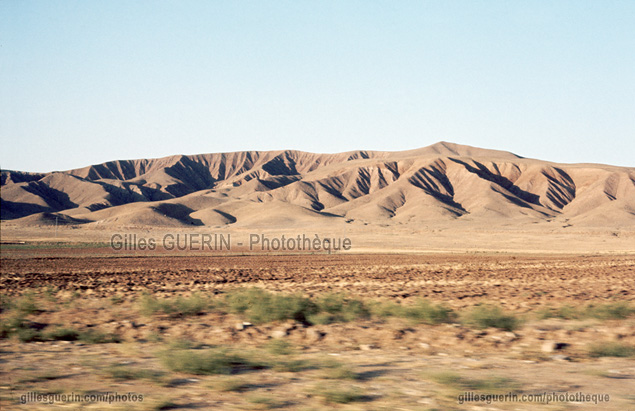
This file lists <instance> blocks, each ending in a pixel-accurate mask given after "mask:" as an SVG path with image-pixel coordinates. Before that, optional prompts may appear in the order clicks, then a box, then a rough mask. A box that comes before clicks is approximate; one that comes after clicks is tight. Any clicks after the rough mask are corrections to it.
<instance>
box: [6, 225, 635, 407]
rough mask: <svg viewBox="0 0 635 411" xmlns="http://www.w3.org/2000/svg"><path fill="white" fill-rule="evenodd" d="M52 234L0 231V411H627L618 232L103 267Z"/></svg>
mask: <svg viewBox="0 0 635 411" xmlns="http://www.w3.org/2000/svg"><path fill="white" fill-rule="evenodd" d="M51 230H52V228H51V227H48V228H47V229H46V230H40V231H37V230H35V231H28V230H27V231H24V229H16V228H12V227H11V225H5V224H3V236H2V237H3V244H2V248H1V250H2V259H1V262H2V268H1V274H2V277H1V283H0V285H1V287H2V313H1V316H2V337H3V338H2V339H1V340H0V350H1V351H0V352H1V354H2V359H1V362H0V364H1V368H0V370H1V373H2V381H3V382H2V386H1V387H0V388H1V390H2V391H1V398H0V405H1V407H2V409H7V410H10V409H52V408H58V407H59V408H62V407H63V408H67V409H96V410H97V409H122V410H123V409H148V410H153V409H154V410H158V409H229V410H231V409H235V410H242V409H289V410H297V409H306V410H310V409H316V410H317V409H342V410H349V409H350V410H382V409H385V410H490V409H491V410H499V409H500V410H535V409H546V410H569V409H574V410H577V409H589V410H596V409H600V408H602V409H607V410H626V409H635V396H634V394H633V389H632V388H633V385H634V383H635V357H634V355H635V302H634V300H635V291H634V290H635V276H634V273H635V255H634V254H633V252H632V244H633V243H632V242H631V241H630V239H631V237H630V236H632V234H629V232H628V230H625V231H623V232H620V233H619V234H618V235H615V234H614V233H613V232H604V231H596V232H589V234H588V235H587V243H586V244H587V246H588V248H589V249H588V250H586V251H585V252H580V251H577V252H576V251H575V249H576V247H578V248H579V245H580V243H582V241H581V240H580V238H581V236H580V235H579V234H572V235H571V237H570V239H571V241H567V235H569V234H568V232H567V231H566V229H561V230H560V231H559V232H556V233H553V234H552V235H551V236H545V235H544V234H543V235H542V237H543V241H542V242H540V241H538V239H539V237H540V236H539V234H538V232H536V234H535V237H532V235H531V232H530V231H528V232H526V233H525V234H523V235H520V234H514V235H511V234H509V233H508V234H507V235H503V233H505V229H504V228H499V229H497V230H498V233H497V234H493V233H492V232H487V231H478V230H475V231H474V234H473V235H464V236H463V238H465V241H464V242H463V243H462V244H463V247H461V246H460V245H456V246H455V248H452V247H451V244H454V243H456V238H457V236H456V235H454V234H452V233H450V234H447V238H446V237H444V229H443V228H440V230H441V231H437V232H435V233H436V234H437V239H436V242H435V241H433V240H432V239H430V237H433V235H432V234H430V233H431V232H429V233H421V234H420V237H418V238H419V241H418V242H417V241H414V240H413V238H412V237H409V238H403V235H402V236H398V235H395V238H394V239H392V240H391V239H387V238H386V237H385V236H383V234H381V233H382V231H381V230H382V228H381V227H376V228H375V230H376V231H377V232H379V233H380V235H378V236H376V237H373V236H372V235H368V236H366V239H365V240H364V238H363V236H362V235H361V234H360V233H356V232H354V230H352V229H351V231H350V232H348V233H347V234H349V235H350V236H351V238H352V239H353V244H354V245H355V244H357V245H358V248H355V247H353V249H351V250H349V251H346V252H344V251H337V252H325V251H322V252H314V253H307V252H304V253H303V252H294V253H292V252H286V253H285V252H276V253H273V252H257V251H253V250H246V249H245V248H240V247H237V248H234V249H233V250H230V251H227V250H224V251H209V250H208V251H196V250H194V251H192V250H187V251H173V250H172V251H170V250H166V249H164V248H161V247H158V248H157V249H155V250H151V251H149V250H124V251H114V250H113V249H112V247H111V246H110V244H109V243H108V241H106V240H107V238H108V236H107V235H106V233H101V232H98V231H96V232H92V233H85V235H83V236H78V234H77V233H78V232H81V231H78V230H75V229H73V228H70V227H60V228H59V230H58V232H57V233H55V235H56V236H57V238H55V237H51V236H52V231H51ZM435 230H436V228H435ZM36 231H37V232H36ZM366 232H370V231H368V229H367V231H366ZM20 233H21V234H20ZM446 233H447V232H446ZM528 233H529V234H528ZM138 234H140V235H141V234H143V235H146V236H148V237H151V236H155V237H160V236H161V235H162V234H163V232H160V231H156V230H154V231H153V230H146V231H138ZM243 234H244V233H243ZM271 235H274V234H271ZM240 236H241V234H240V233H238V234H236V238H239V237H240ZM382 236H383V238H384V240H383V243H382V241H381V238H382ZM78 237H83V238H84V239H86V238H88V239H90V241H86V240H85V241H79V240H78ZM488 237H489V238H491V239H492V241H490V242H489V243H486V242H484V241H481V242H480V243H479V241H478V239H479V238H480V239H485V238H488ZM513 238H515V239H516V240H515V241H513ZM523 238H524V241H523ZM576 238H577V239H578V242H576V241H574V239H576ZM73 239H74V241H73ZM498 241H500V242H501V244H503V243H505V244H507V248H506V249H507V250H508V251H505V252H501V251H497V247H498V246H499V245H498V244H497V242H498ZM534 242H535V243H534ZM607 242H608V243H607ZM387 243H389V244H390V245H389V246H388V245H386V244H387ZM472 243H473V245H474V247H473V248H472V247H470V246H469V245H470V244H472ZM408 244H410V245H412V244H417V247H418V248H416V247H412V246H411V247H408ZM434 244H436V246H437V247H439V248H445V251H439V250H438V249H435V248H434V247H433V245H434ZM465 244H468V247H465ZM479 244H480V247H479ZM484 244H485V245H484ZM487 244H489V246H487ZM428 245H429V249H427V248H426V247H428ZM602 245H604V249H602ZM532 247H533V249H532ZM501 248H502V247H501ZM593 248H595V249H596V251H595V252H594V251H592V249H593ZM382 250H384V251H383V252H382ZM386 250H388V251H386ZM610 250H613V251H610ZM616 250H617V251H616ZM29 393H39V394H40V395H41V396H40V398H39V400H40V402H37V401H35V402H27V403H26V404H22V400H29V401H31V400H32V399H33V395H36V394H29ZM71 393H72V394H79V395H80V396H83V395H86V394H87V395H88V397H87V399H86V401H81V402H68V401H66V402H65V401H61V397H60V395H64V394H71ZM108 393H110V394H111V395H112V394H114V393H117V394H119V395H121V394H126V395H127V394H130V395H131V396H130V397H129V398H128V400H127V402H121V401H120V402H112V403H110V404H109V403H108V402H105V401H104V399H103V398H97V397H96V395H104V394H105V395H108ZM545 393H547V394H553V393H557V394H563V393H569V394H570V395H575V394H584V395H587V394H588V395H589V397H588V398H582V400H581V399H580V398H569V399H564V400H563V399H562V398H548V397H544V396H543V395H544V394H545ZM506 394H507V397H505V395H506ZM27 395H31V397H26V396H27ZM91 395H93V396H92V397H91ZM139 395H141V396H143V401H137V402H132V396H135V397H134V398H136V399H137V400H138V399H139ZM469 395H483V396H485V397H484V398H483V401H477V402H473V401H472V402H470V401H462V399H463V400H465V398H466V397H467V398H469ZM512 395H516V397H515V399H512V397H511V396H512ZM487 396H489V397H487ZM492 396H495V398H494V399H493V400H492ZM498 396H501V397H500V399H501V400H502V401H496V399H497V398H498ZM606 396H608V397H606ZM488 399H489V401H488ZM532 400H533V401H532ZM606 400H608V401H606ZM44 401H49V402H55V403H54V404H50V403H43V402H44ZM488 402H489V403H488Z"/></svg>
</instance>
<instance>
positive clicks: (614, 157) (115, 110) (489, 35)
mask: <svg viewBox="0 0 635 411" xmlns="http://www.w3.org/2000/svg"><path fill="white" fill-rule="evenodd" d="M0 139H1V140H0V142H1V146H0V166H1V167H2V168H3V169H17V170H26V171H52V170H64V169H69V168H76V167H82V166H86V165H89V164H95V163H100V162H104V161H109V160H116V159H130V158H149V157H161V156H166V155H171V154H198V153H209V152H220V151H237V150H274V149H298V150H305V151H314V152H338V151H347V150H354V149H367V150H404V149H412V148H417V147H423V146H427V145H430V144H432V143H435V142H437V141H439V140H445V141H451V142H455V143H461V144H468V145H473V146H479V147H485V148H494V149H501V150H508V151H512V152H515V153H516V154H519V155H522V156H525V157H534V158H540V159H545V160H551V161H559V162H598V163H608V164H615V165H624V166H635V161H634V158H635V155H634V153H635V1H633V0H625V1H611V0H595V1H584V0H573V1H564V0H558V1H551V0H545V1H531V0H527V1H513V0H504V1H494V0H491V1H479V0H469V1H457V0H439V1H423V0H420V1H412V2H411V1H394V0H391V1H352V0H345V1H335V0H333V1H299V0H293V1H183V0H178V1H176V0H175V1H161V0H153V1H132V0H125V1H114V0H108V1H98V0H92V1H91V0H79V1H71V0H64V1H56V0H46V1H29V0H0Z"/></svg>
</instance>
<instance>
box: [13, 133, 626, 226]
mask: <svg viewBox="0 0 635 411" xmlns="http://www.w3.org/2000/svg"><path fill="white" fill-rule="evenodd" d="M1 214H2V219H3V220H13V221H14V222H15V223H16V224H51V223H52V222H53V223H54V221H55V218H54V217H55V216H57V217H58V218H57V220H58V221H59V217H63V221H64V222H65V223H66V224H99V225H100V226H104V227H107V226H126V225H134V226H144V225H159V226H192V225H194V226H219V225H227V224H236V225H237V226H261V225H267V224H279V225H280V224H281V225H297V224H302V225H311V224H325V223H327V222H329V221H347V222H353V221H360V222H363V223H365V224H418V223H422V222H425V221H432V220H439V219H442V220H448V221H457V222H460V221H483V222H485V223H490V222H492V223H501V222H514V223H518V224H521V223H526V222H538V221H554V220H557V221H566V222H567V223H569V224H574V223H575V224H583V225H598V226H603V225H612V226H623V225H628V226H631V227H633V226H635V168H632V167H613V166H606V165H594V164H566V165H565V164H555V163H549V162H545V161H540V160H534V159H525V158H522V157H520V156H517V155H515V154H512V153H508V152H504V151H496V150H487V149H481V148H475V147H469V146H463V145H458V144H452V143H447V142H440V143H437V144H434V145H432V146H429V147H423V148H420V149H416V150H409V151H401V152H378V151H353V152H346V153H337V154H315V153H306V152H301V151H293V150H287V151H267V152H257V151H246V152H234V153H218V154H201V155H191V156H185V155H177V156H170V157H165V158H159V159H142V160H123V161H111V162H108V163H104V164H98V165H93V166H89V167H84V168H81V169H75V170H69V171H65V172H53V173H39V174H36V173H25V172H15V171H2V195H1Z"/></svg>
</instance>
